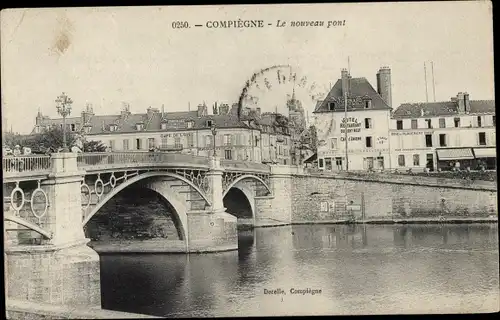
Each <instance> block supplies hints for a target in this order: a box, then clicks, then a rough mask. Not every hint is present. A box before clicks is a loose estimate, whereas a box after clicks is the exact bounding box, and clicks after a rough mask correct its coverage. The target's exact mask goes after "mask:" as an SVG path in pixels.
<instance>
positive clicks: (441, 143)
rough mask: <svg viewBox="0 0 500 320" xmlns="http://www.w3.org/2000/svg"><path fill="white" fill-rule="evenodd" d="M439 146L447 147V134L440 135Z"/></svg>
mask: <svg viewBox="0 0 500 320" xmlns="http://www.w3.org/2000/svg"><path fill="white" fill-rule="evenodd" d="M439 146H440V147H446V134H444V133H441V134H440V135H439Z"/></svg>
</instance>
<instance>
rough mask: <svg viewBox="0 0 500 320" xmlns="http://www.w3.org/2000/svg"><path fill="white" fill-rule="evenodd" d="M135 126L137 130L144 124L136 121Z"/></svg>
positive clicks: (142, 127)
mask: <svg viewBox="0 0 500 320" xmlns="http://www.w3.org/2000/svg"><path fill="white" fill-rule="evenodd" d="M135 128H136V129H137V131H140V130H142V129H144V125H143V124H142V123H138V124H136V125H135Z"/></svg>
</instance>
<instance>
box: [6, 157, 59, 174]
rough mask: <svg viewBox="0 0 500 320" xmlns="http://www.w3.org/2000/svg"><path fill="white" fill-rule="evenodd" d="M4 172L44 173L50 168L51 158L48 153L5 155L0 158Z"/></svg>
mask: <svg viewBox="0 0 500 320" xmlns="http://www.w3.org/2000/svg"><path fill="white" fill-rule="evenodd" d="M2 167H3V172H4V174H17V173H19V172H33V173H44V172H50V171H51V169H52V160H51V159H50V156H48V155H30V156H21V157H18V156H5V157H3V159H2Z"/></svg>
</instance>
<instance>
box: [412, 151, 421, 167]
mask: <svg viewBox="0 0 500 320" xmlns="http://www.w3.org/2000/svg"><path fill="white" fill-rule="evenodd" d="M413 165H414V166H417V167H418V166H420V155H418V154H414V155H413Z"/></svg>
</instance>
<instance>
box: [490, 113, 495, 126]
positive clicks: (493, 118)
mask: <svg viewBox="0 0 500 320" xmlns="http://www.w3.org/2000/svg"><path fill="white" fill-rule="evenodd" d="M491 120H492V121H493V126H494V127H496V125H495V122H496V117H495V116H491Z"/></svg>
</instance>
